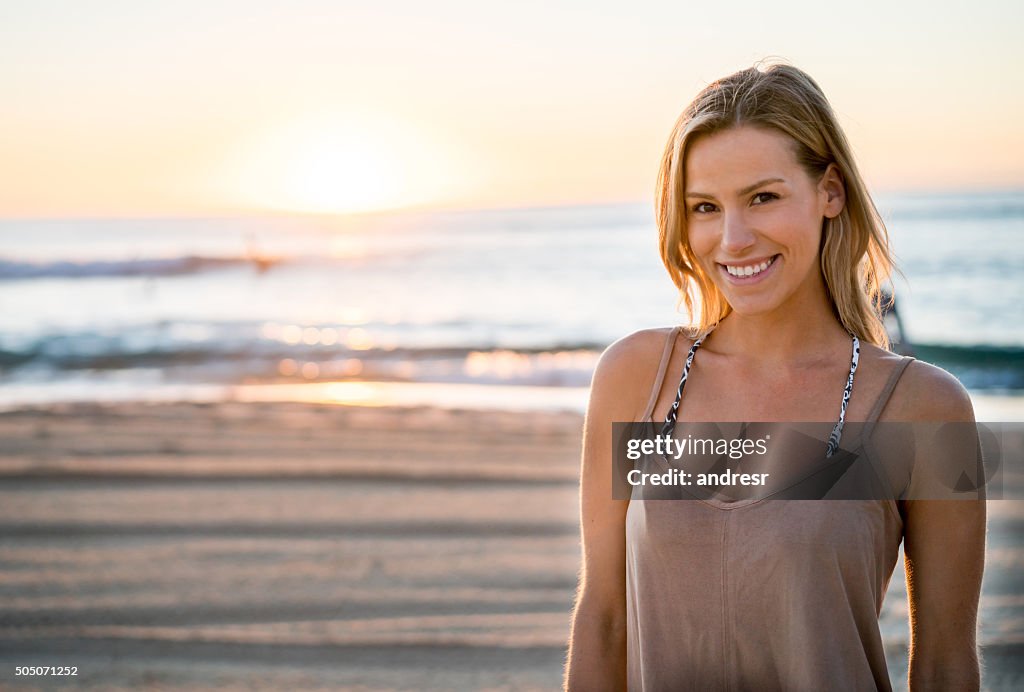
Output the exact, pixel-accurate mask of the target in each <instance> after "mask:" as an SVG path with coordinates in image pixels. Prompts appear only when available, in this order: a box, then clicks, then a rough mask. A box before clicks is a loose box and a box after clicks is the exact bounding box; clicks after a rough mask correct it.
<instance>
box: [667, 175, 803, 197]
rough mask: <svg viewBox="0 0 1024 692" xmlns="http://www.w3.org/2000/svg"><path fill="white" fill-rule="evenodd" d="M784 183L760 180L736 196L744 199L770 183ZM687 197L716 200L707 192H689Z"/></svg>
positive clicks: (772, 179) (776, 180)
mask: <svg viewBox="0 0 1024 692" xmlns="http://www.w3.org/2000/svg"><path fill="white" fill-rule="evenodd" d="M784 182H786V181H785V180H783V179H782V178H765V179H764V180H758V181H757V182H756V183H754V184H753V185H747V186H746V187H745V188H743V189H742V190H739V191H737V192H736V196H737V197H742V196H743V195H745V194H747V193H749V192H753V191H754V190H756V189H757V188H759V187H761V186H762V185H767V184H768V183H784ZM686 196H687V197H700V198H702V199H714V198H715V196H714V195H709V194H707V193H706V192H687V193H686Z"/></svg>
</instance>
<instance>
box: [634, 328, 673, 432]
mask: <svg viewBox="0 0 1024 692" xmlns="http://www.w3.org/2000/svg"><path fill="white" fill-rule="evenodd" d="M681 329H682V327H678V326H676V327H672V329H670V330H669V331H668V338H667V339H665V348H664V349H663V350H662V352H661V363H659V364H658V374H657V375H656V376H655V378H654V387H653V388H652V389H651V400H650V401H648V402H647V408H646V409H645V410H644V414H643V416H642V417H641V418H640V420H642V421H646V420H647V419H649V418H650V417H651V414H652V413H654V407H655V406H656V405H657V403H658V395H659V394H661V385H662V383H664V382H665V371H666V370H668V364H669V362H670V361H671V360H672V352H673V351H674V350H675V347H676V341H677V337H678V335H679V332H680V330H681Z"/></svg>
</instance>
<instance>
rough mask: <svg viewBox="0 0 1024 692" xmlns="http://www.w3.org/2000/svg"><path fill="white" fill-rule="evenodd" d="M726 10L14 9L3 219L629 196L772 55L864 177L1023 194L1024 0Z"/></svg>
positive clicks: (392, 1) (526, 5)
mask: <svg viewBox="0 0 1024 692" xmlns="http://www.w3.org/2000/svg"><path fill="white" fill-rule="evenodd" d="M728 4H729V7H728V8H720V7H716V6H715V4H712V3H702V4H701V5H698V4H697V3H686V2H646V3H643V2H638V3H614V4H612V3H604V2H599V1H596V0H590V1H580V2H536V1H534V0H525V1H521V2H517V3H488V2H479V0H476V1H473V2H470V1H465V2H461V1H449V0H439V1H434V2H411V1H402V0H384V1H380V2H373V3H368V2H364V3H356V2H293V3H284V2H264V1H261V0H246V1H245V2H241V1H237V2H236V1H228V0H203V1H202V2H192V1H182V2H175V3H170V2H164V3H157V2H99V1H95V2H48V1H46V0H42V1H39V2H22V3H15V2H6V3H3V4H2V5H0V95H2V97H0V171H2V185H0V216H6V217H21V216H107V215H109V216H131V215H144V216H151V215H164V214H167V215H203V214H221V213H251V212H260V211H265V210H276V211H309V212H352V211H365V210H373V209H382V208H392V207H402V206H427V207H494V206H498V207H518V206H533V205H551V204H571V203H584V202H617V201H634V200H635V201H647V200H649V199H650V197H651V191H652V188H653V182H654V176H655V172H656V166H657V162H658V157H659V154H660V151H661V148H662V146H663V144H664V141H665V138H666V137H667V135H668V132H669V129H670V128H671V126H672V123H673V121H674V120H675V118H676V117H677V115H678V113H679V111H680V110H681V108H682V107H683V106H684V105H685V104H686V103H687V102H688V101H689V100H690V98H692V96H693V95H694V94H695V93H696V92H697V91H698V90H699V89H700V88H701V87H702V86H703V85H705V84H706V83H707V82H709V81H711V80H713V79H714V78H716V77H719V76H722V75H724V74H727V73H729V72H732V71H735V70H737V69H741V68H743V67H748V66H750V65H751V64H753V63H754V62H755V61H756V60H758V59H759V58H763V57H766V56H781V57H784V58H786V59H788V60H789V61H791V62H793V63H794V64H796V65H797V66H799V67H802V68H803V69H805V70H807V71H808V72H809V73H810V74H811V75H812V76H813V77H815V78H816V79H817V80H818V82H819V83H820V84H821V85H822V87H823V88H824V89H825V91H826V93H827V94H828V95H829V97H830V98H831V100H832V103H833V105H834V106H835V108H836V110H837V111H838V113H839V115H840V118H841V121H842V122H843V124H844V126H845V127H846V128H847V133H848V135H849V136H850V138H851V140H852V142H853V144H854V147H855V150H856V152H857V154H858V156H859V159H860V162H861V166H862V169H863V171H864V172H865V174H866V175H867V177H868V181H869V183H870V184H871V185H873V186H874V187H875V188H876V189H879V190H907V189H914V190H918V189H984V188H992V187H996V188H1018V187H1022V186H1024V156H1022V154H1024V128H1022V126H1021V125H1020V122H1021V117H1022V115H1024V89H1022V88H1021V87H1022V86H1024V85H1022V81H1024V80H1022V78H1021V73H1022V68H1024V48H1022V46H1024V43H1022V42H1021V41H1019V33H1020V28H1021V27H1022V26H1024V10H1022V9H1021V7H1022V6H1021V4H1020V3H1013V2H992V1H988V0H986V1H981V2H972V3H959V4H958V5H959V6H956V7H946V6H937V5H934V4H932V3H924V2H914V3H904V2H891V1H890V2H884V3H875V2H869V3H845V4H843V5H842V6H840V5H836V4H821V3H817V2H814V3H812V2H796V3H787V4H784V5H780V4H778V3H764V2H760V3H754V2H748V1H747V0H737V1H736V2H732V3H728ZM697 7H700V9H696V8H697Z"/></svg>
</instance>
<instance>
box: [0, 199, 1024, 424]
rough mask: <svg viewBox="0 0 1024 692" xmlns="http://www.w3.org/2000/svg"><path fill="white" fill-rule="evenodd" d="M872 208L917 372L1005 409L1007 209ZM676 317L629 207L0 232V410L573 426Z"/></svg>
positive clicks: (1018, 242) (1013, 219)
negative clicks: (617, 371)
mask: <svg viewBox="0 0 1024 692" xmlns="http://www.w3.org/2000/svg"><path fill="white" fill-rule="evenodd" d="M877 202H878V205H879V208H880V210H881V212H882V214H883V216H884V218H885V219H886V221H887V224H888V227H889V232H890V236H891V239H892V244H893V248H894V250H895V254H896V256H897V261H898V263H899V267H900V269H901V271H902V273H903V275H902V277H899V276H898V277H897V278H896V279H895V283H894V286H893V288H894V290H895V293H896V296H897V301H898V302H897V305H898V309H899V312H900V315H901V319H902V322H903V331H904V332H905V334H904V337H905V338H906V339H907V340H908V341H909V342H910V343H911V344H912V346H913V348H914V353H915V355H916V356H917V357H919V358H922V359H924V360H928V361H931V362H934V363H936V364H938V365H940V366H942V367H945V368H946V369H948V370H950V371H951V372H953V373H954V374H956V375H957V376H958V377H959V378H960V379H961V381H962V382H963V383H964V384H965V385H966V386H967V387H968V388H969V389H970V390H971V391H972V394H976V395H978V396H979V397H981V398H983V399H985V400H987V401H996V402H998V401H1000V400H1003V401H1004V403H1005V400H1006V398H1007V397H1010V398H1012V399H1013V400H1019V399H1020V396H1021V395H1022V394H1024V301H1021V297H1022V296H1024V272H1021V267H1022V266H1024V192H988V193H972V194H955V195H954V194H938V193H935V194H923V193H920V194H903V195H889V196H880V197H878V199H877ZM676 301H677V295H676V291H675V288H674V286H673V285H672V283H671V281H670V280H669V278H668V275H667V273H666V272H665V270H664V268H663V267H662V266H661V263H660V259H659V257H658V251H657V231H656V227H655V224H654V218H653V210H652V208H651V207H650V205H646V204H620V205H594V206H573V207H558V208H541V209H516V210H489V211H464V212H425V213H409V212H406V213H393V214H379V215H364V216H352V217H346V218H332V217H311V216H273V217H264V218H257V217H243V218H216V219H195V218H181V219H175V218H163V219H77V220H76V219H59V220H58V219H46V220H36V219H33V220H24V219H22V220H19V219H7V220H0V406H4V407H7V408H10V407H16V406H21V405H26V404H43V403H52V402H57V401H70V400H136V399H138V400H148V401H157V400H178V399H225V398H228V399H243V400H244V399H267V398H269V399H280V398H284V399H319V400H328V401H337V402H339V403H431V402H432V403H442V404H445V403H447V404H452V405H457V406H471V407H486V406H495V405H497V406H504V407H507V408H517V407H525V408H544V407H556V408H557V407H562V408H576V409H578V408H580V407H581V406H582V405H583V402H585V396H586V387H587V385H588V383H589V380H590V376H591V373H592V371H593V367H594V364H595V362H596V360H597V357H598V356H599V354H600V352H601V350H602V349H603V348H604V347H605V346H607V345H608V344H609V343H611V342H612V341H614V340H615V339H617V338H619V337H621V336H623V335H625V334H628V333H630V332H632V331H634V330H636V329H642V328H645V327H653V326H667V325H672V324H679V323H683V322H685V321H686V316H685V314H684V313H682V312H681V311H680V310H677V306H676ZM299 385H302V386H299Z"/></svg>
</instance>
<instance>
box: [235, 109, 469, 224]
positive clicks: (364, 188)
mask: <svg viewBox="0 0 1024 692" xmlns="http://www.w3.org/2000/svg"><path fill="white" fill-rule="evenodd" d="M244 149H245V151H244V152H243V154H242V155H241V156H240V157H239V158H240V159H241V162H240V163H239V164H238V165H237V170H238V173H237V174H235V175H232V176H231V179H232V184H231V187H232V188H234V190H235V193H236V197H241V198H242V201H243V203H244V204H246V205H247V206H256V207H260V208H269V209H276V210H280V211H293V212H309V213H357V212H366V211H377V210H383V209H392V208H397V207H407V206H414V205H419V204H424V203H429V202H433V201H436V200H438V199H439V198H440V197H442V196H443V195H444V194H445V192H446V190H447V188H448V183H449V182H450V171H451V165H450V157H448V156H444V155H442V154H441V153H440V152H439V148H438V147H436V146H435V145H433V144H432V143H431V142H429V141H427V138H426V137H425V136H424V135H423V134H421V133H418V132H416V131H415V130H414V129H413V128H411V127H409V126H407V125H403V124H401V123H398V122H396V121H393V120H389V119H386V118H382V117H379V116H378V117H373V118H371V117H362V118H354V117H351V116H347V117H340V116H338V117H328V116H319V117H315V118H314V117H307V118H301V119H297V120H294V121H292V122H290V123H288V124H287V125H284V126H280V127H277V128H275V129H273V130H270V131H266V132H264V133H262V134H261V135H260V136H258V137H255V138H253V139H252V140H251V141H249V142H247V143H246V144H245V146H244Z"/></svg>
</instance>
